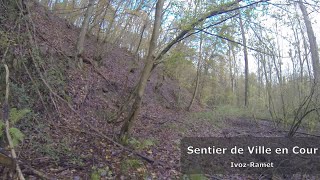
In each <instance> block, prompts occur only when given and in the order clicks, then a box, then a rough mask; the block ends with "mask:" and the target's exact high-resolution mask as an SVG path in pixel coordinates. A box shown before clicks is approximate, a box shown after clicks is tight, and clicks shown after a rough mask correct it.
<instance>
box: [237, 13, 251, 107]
mask: <svg viewBox="0 0 320 180" xmlns="http://www.w3.org/2000/svg"><path fill="white" fill-rule="evenodd" d="M239 21H240V30H241V36H242V44H243V54H244V105H245V107H248V105H249V99H248V95H249V65H248V50H247V39H246V35H245V32H244V28H243V22H242V18H241V13H240V11H239Z"/></svg>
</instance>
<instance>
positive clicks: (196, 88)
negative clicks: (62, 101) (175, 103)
mask: <svg viewBox="0 0 320 180" xmlns="http://www.w3.org/2000/svg"><path fill="white" fill-rule="evenodd" d="M201 60H202V33H200V47H199V59H198V65H197V78H196V86H195V88H194V92H193V95H192V99H191V102H190V104H189V106H188V111H190V110H191V107H192V104H193V102H194V100H195V98H196V96H197V93H198V89H199V81H200V73H201Z"/></svg>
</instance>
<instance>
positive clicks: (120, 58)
mask: <svg viewBox="0 0 320 180" xmlns="http://www.w3.org/2000/svg"><path fill="white" fill-rule="evenodd" d="M3 12H4V11H0V15H1V13H3ZM30 14H31V17H32V19H33V24H32V26H33V30H34V32H32V33H33V35H34V37H35V40H36V41H35V43H36V44H37V46H38V47H39V49H38V50H39V53H40V56H41V58H40V59H41V60H42V61H43V62H42V66H43V67H42V72H43V74H44V77H45V79H42V80H44V81H47V82H48V84H49V85H51V86H52V90H53V91H55V93H56V94H58V95H59V96H60V97H62V98H63V99H65V101H61V99H59V98H57V97H55V96H53V93H52V92H48V90H47V89H46V87H45V86H44V87H42V88H43V89H46V90H43V91H44V92H43V95H44V96H45V97H46V99H48V100H47V101H48V102H47V107H43V106H42V105H41V103H40V102H38V103H37V102H36V103H35V104H36V105H35V106H34V107H31V108H33V111H34V114H33V115H34V116H33V117H32V118H29V119H26V120H23V121H22V122H21V124H20V125H19V126H18V128H19V129H21V131H22V132H23V133H24V134H25V135H26V136H25V139H24V141H23V143H22V144H20V146H19V148H17V151H18V152H19V159H20V160H21V161H23V162H25V163H27V164H28V165H30V166H32V167H33V168H35V169H37V170H41V171H42V172H45V173H46V174H48V175H49V176H50V177H54V178H58V179H74V180H79V179H90V178H91V179H93V180H95V179H180V178H181V176H182V174H181V173H180V170H179V161H180V150H179V146H180V140H181V139H182V138H183V137H188V136H193V137H234V136H243V135H246V136H258V137H274V136H283V135H285V133H286V132H284V131H283V130H284V128H279V127H278V128H275V126H274V124H273V122H271V121H265V120H256V119H254V118H251V117H250V116H241V115H240V114H233V115H231V114H232V113H231V110H232V107H227V108H224V109H223V110H221V109H219V108H217V109H213V110H209V109H206V108H202V107H201V106H200V104H199V103H198V102H195V104H194V105H193V108H192V111H191V112H188V111H186V110H184V109H185V107H186V106H187V105H188V103H189V102H190V99H191V95H192V94H191V93H190V92H189V91H188V90H187V89H184V88H181V87H179V85H178V83H177V81H176V80H174V79H171V78H170V77H168V76H167V75H165V72H164V71H163V69H162V68H161V67H159V68H158V69H157V70H155V71H154V72H153V74H152V76H151V77H150V80H149V82H148V86H147V88H146V92H145V95H144V99H143V103H142V109H141V112H140V116H139V118H138V120H137V121H136V122H135V123H134V128H133V130H132V138H130V139H129V140H128V142H127V147H129V148H130V149H133V150H134V152H139V153H140V154H142V155H143V156H145V157H148V158H149V159H152V161H153V162H152V163H150V162H147V161H146V160H145V159H143V158H141V157H140V156H137V155H136V153H132V152H131V151H128V150H126V149H124V148H123V147H122V146H119V145H116V144H115V143H114V142H113V140H110V139H109V138H113V137H114V136H115V135H117V133H118V132H119V128H120V126H121V123H116V124H111V123H108V122H107V120H109V119H110V117H112V116H114V114H115V113H116V112H117V110H118V109H119V107H120V106H121V105H122V104H123V103H125V101H126V98H127V97H128V96H129V94H130V93H131V92H132V90H133V89H134V85H135V84H136V82H137V80H138V78H139V73H140V71H141V69H142V67H143V62H142V61H141V60H140V61H139V60H137V59H136V58H135V57H134V56H133V55H132V54H131V53H130V52H128V51H127V50H125V49H124V48H119V47H117V46H116V45H112V44H109V43H100V42H96V38H95V37H94V36H88V37H87V39H86V45H85V52H84V57H85V65H84V68H83V69H82V70H79V69H77V68H74V67H72V66H70V64H72V62H71V63H70V61H73V55H74V54H75V44H76V40H77V37H78V35H79V29H78V28H76V27H74V26H73V25H70V24H69V23H68V22H67V21H66V20H64V19H62V18H59V17H57V16H56V15H54V14H53V13H51V12H49V11H47V10H46V9H45V8H43V7H42V6H40V5H39V4H36V3H33V4H32V8H31V11H30ZM3 17H6V15H3ZM13 24H14V22H6V21H3V25H4V26H3V29H4V30H8V29H11V27H13ZM23 27H24V26H23V25H22V29H23ZM14 33H15V32H14V31H13V34H14ZM19 33H21V32H16V34H14V35H17V34H19ZM19 35H20V34H19ZM26 42H27V41H26ZM23 45H25V46H24V47H23V48H21V47H20V48H19V50H17V51H19V54H23V53H25V54H24V56H28V53H27V52H28V50H30V49H28V48H29V47H30V45H28V44H23ZM21 46H22V45H21ZM17 58H19V57H17ZM29 60H30V58H29ZM90 60H92V62H94V63H96V65H93V64H92V63H90V62H89V61H90ZM26 64H27V65H28V66H29V68H30V69H31V68H34V66H33V65H32V62H30V61H28V62H27V63H26ZM73 64H74V63H73ZM16 74H17V78H20V79H15V78H16V77H12V79H14V82H18V83H20V84H28V85H29V84H30V80H29V79H28V75H26V74H25V72H21V73H16ZM32 74H33V75H34V76H36V72H33V71H32ZM18 75H19V76H18ZM39 79H40V78H38V79H36V80H38V81H39V84H40V83H41V81H40V80H39ZM12 93H14V89H13V90H12ZM46 93H47V94H46ZM18 96H21V95H17V96H16V97H18ZM33 98H34V99H38V97H37V96H36V97H33ZM178 99H179V102H177V101H178ZM70 107H71V108H70ZM45 108H48V109H49V111H45ZM124 116H125V115H124ZM124 116H122V117H120V119H119V120H121V119H122V118H123V117H124ZM101 134H104V135H105V136H107V137H108V138H105V137H102V136H101ZM24 173H26V174H32V173H30V172H25V171H24ZM28 177H29V179H36V176H35V175H29V176H28ZM216 178H218V177H216ZM234 178H236V179H246V178H248V177H240V176H238V177H234ZM220 179H230V176H225V177H220Z"/></svg>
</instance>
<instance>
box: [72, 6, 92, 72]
mask: <svg viewBox="0 0 320 180" xmlns="http://www.w3.org/2000/svg"><path fill="white" fill-rule="evenodd" d="M94 1H95V0H89V4H88V8H87V11H86V13H85V15H84V20H83V22H82V25H81V30H80V35H79V37H78V42H77V54H76V62H77V61H78V63H79V67H80V68H82V66H83V59H82V54H83V48H84V47H83V46H84V39H85V37H86V34H87V30H88V26H89V20H90V16H91V14H92V11H93V4H94Z"/></svg>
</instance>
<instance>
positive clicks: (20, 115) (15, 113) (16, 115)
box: [9, 108, 31, 124]
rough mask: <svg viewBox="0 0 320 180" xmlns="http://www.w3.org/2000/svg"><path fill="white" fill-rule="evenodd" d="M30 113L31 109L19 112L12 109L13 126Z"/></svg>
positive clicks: (11, 120) (11, 119)
mask: <svg viewBox="0 0 320 180" xmlns="http://www.w3.org/2000/svg"><path fill="white" fill-rule="evenodd" d="M30 112H31V110H30V109H21V110H17V109H16V108H12V109H11V110H10V117H9V119H10V122H11V123H12V124H16V123H18V122H19V121H20V120H21V119H22V118H24V117H25V116H26V115H27V114H29V113H30Z"/></svg>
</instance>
